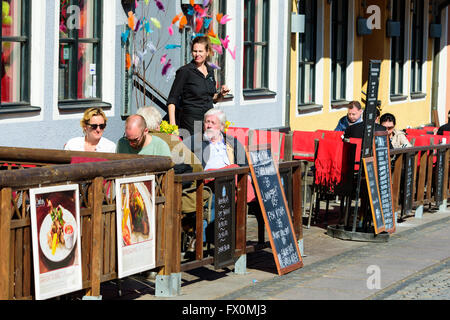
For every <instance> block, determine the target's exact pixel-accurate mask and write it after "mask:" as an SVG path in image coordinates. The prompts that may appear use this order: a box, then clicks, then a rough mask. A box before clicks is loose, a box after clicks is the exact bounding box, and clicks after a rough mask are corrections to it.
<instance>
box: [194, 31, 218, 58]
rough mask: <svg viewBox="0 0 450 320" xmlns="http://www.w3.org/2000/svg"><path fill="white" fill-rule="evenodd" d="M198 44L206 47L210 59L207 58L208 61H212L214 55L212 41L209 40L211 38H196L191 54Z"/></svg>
mask: <svg viewBox="0 0 450 320" xmlns="http://www.w3.org/2000/svg"><path fill="white" fill-rule="evenodd" d="M197 43H201V44H203V45H204V46H205V49H206V52H208V57H207V58H206V61H210V59H211V57H212V55H213V50H212V46H211V41H210V40H209V37H207V36H198V37H195V38H194V40H192V43H191V52H192V51H193V50H194V45H195V44H197Z"/></svg>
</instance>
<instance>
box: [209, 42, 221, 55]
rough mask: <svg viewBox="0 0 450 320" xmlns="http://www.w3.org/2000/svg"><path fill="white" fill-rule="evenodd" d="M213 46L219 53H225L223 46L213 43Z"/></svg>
mask: <svg viewBox="0 0 450 320" xmlns="http://www.w3.org/2000/svg"><path fill="white" fill-rule="evenodd" d="M211 46H212V48H213V49H214V50H215V51H216V52H217V53H218V54H223V51H222V46H219V45H217V44H213V45H211Z"/></svg>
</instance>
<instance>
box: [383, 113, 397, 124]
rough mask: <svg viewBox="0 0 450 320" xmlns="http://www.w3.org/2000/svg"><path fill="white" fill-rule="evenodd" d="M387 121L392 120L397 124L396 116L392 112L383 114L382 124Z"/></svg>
mask: <svg viewBox="0 0 450 320" xmlns="http://www.w3.org/2000/svg"><path fill="white" fill-rule="evenodd" d="M386 121H390V122H392V123H393V124H394V126H395V116H394V115H393V114H392V113H384V114H383V115H382V116H381V118H380V123H381V124H382V123H383V122H386Z"/></svg>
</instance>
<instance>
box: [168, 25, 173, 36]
mask: <svg viewBox="0 0 450 320" xmlns="http://www.w3.org/2000/svg"><path fill="white" fill-rule="evenodd" d="M167 29H168V30H169V34H170V35H171V36H173V24H171V25H170V26H169V27H168V28H167Z"/></svg>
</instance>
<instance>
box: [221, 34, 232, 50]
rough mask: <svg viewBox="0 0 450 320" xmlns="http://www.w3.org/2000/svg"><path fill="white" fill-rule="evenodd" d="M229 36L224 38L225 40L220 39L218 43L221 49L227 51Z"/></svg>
mask: <svg viewBox="0 0 450 320" xmlns="http://www.w3.org/2000/svg"><path fill="white" fill-rule="evenodd" d="M228 38H229V36H226V37H225V39H220V38H219V39H220V42H221V43H222V45H223V47H224V48H225V49H228V44H229V43H230V39H228Z"/></svg>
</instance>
